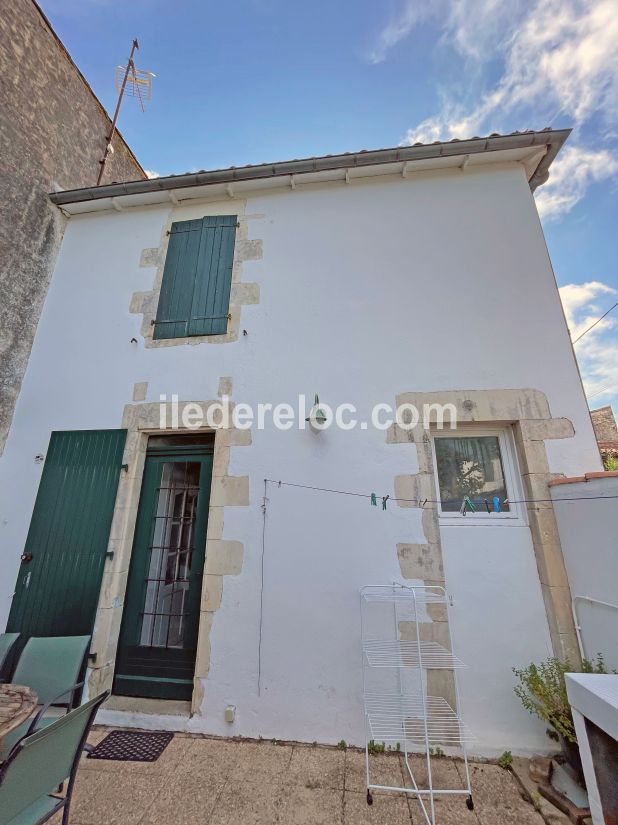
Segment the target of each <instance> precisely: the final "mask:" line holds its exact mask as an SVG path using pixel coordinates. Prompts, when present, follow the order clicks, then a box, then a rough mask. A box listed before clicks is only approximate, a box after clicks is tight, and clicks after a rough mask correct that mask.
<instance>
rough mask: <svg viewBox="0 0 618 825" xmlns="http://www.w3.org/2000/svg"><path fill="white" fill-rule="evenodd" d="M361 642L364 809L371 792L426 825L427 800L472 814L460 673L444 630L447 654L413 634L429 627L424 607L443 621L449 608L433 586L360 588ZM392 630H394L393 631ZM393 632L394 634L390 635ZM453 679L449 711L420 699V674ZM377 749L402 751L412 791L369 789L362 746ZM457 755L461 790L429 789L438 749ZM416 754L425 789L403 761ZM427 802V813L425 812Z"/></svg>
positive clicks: (423, 681)
mask: <svg viewBox="0 0 618 825" xmlns="http://www.w3.org/2000/svg"><path fill="white" fill-rule="evenodd" d="M360 602H361V640H362V655H363V697H364V704H365V730H366V737H365V741H366V745H365V762H366V769H367V803H368V804H369V805H371V804H372V803H373V794H372V790H381V791H393V792H396V793H402V792H403V793H406V794H410V795H412V796H416V798H417V799H418V801H419V804H420V806H421V808H422V810H423V814H424V815H425V819H426V821H427V822H428V823H429V825H435V822H436V819H435V816H436V814H435V804H434V797H435V796H437V795H443V794H446V795H456V794H461V795H464V796H466V805H467V806H468V808H469V809H470V810H472V809H473V808H474V802H473V800H472V789H471V787H470V772H469V769H468V758H467V753H466V745H467V744H469V743H470V740H471V737H470V733H469V731H468V730H467V728H466V726H465V725H464V723H463V722H462V720H461V717H460V715H459V709H460V707H461V704H460V700H459V686H458V683H457V671H458V670H459V669H460V668H462V667H466V665H464V663H463V662H462V661H461V659H459V658H458V657H457V656H456V655H455V653H454V652H453V645H452V641H451V638H450V623H449V622H447V623H446V627H447V628H449V630H448V648H447V647H444V646H443V645H441V644H439V643H438V642H435V641H425V640H423V639H421V629H420V626H421V624H423V623H431V621H432V620H431V617H430V616H428V615H427V607H428V606H429V605H442V606H443V609H444V611H445V612H446V617H447V618H448V608H449V600H448V597H447V594H446V591H445V590H444V588H443V587H440V586H438V585H427V586H425V585H405V584H398V583H393V584H390V585H367V586H366V587H362V588H361V591H360ZM402 622H405V623H406V625H408V626H411V628H412V631H411V633H406V635H407V636H411V637H412V638H411V639H410V638H408V639H402V638H401V623H402ZM393 623H394V628H393ZM393 630H394V632H393ZM432 669H442V670H450V671H452V672H453V678H454V687H455V703H456V707H455V708H452V707H451V706H450V705H449V703H448V702H447V701H446V699H444V698H443V697H441V696H429V695H427V670H432ZM371 742H373V743H377V744H382V743H383V744H384V745H387V746H388V747H391V748H392V747H394V748H395V749H397V750H399V749H400V748H401V747H403V755H404V761H405V765H406V769H407V771H408V774H409V776H410V781H411V782H412V787H411V788H410V787H406V788H400V787H395V786H389V785H378V784H376V783H374V782H372V781H371V775H370V759H369V751H370V743H371ZM443 747H444V748H448V749H449V752H451V750H452V749H457V750H458V751H461V753H462V755H463V759H464V766H465V779H466V782H465V786H464V787H462V788H435V787H434V785H433V778H432V767H431V762H432V757H433V756H434V755H435V753H436V750H437V751H438V752H440V750H441V749H442V748H443ZM419 752H420V753H422V754H423V755H424V757H425V760H426V765H427V787H423V788H421V787H419V785H418V783H417V781H416V779H415V777H414V773H413V771H412V767H411V765H410V759H409V755H410V753H419ZM426 801H428V803H429V804H428V805H427V804H426Z"/></svg>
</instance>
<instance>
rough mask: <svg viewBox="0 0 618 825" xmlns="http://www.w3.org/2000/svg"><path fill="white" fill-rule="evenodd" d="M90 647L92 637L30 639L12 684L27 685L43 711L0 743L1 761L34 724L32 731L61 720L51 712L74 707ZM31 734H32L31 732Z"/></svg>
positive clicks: (18, 663)
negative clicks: (79, 681)
mask: <svg viewBox="0 0 618 825" xmlns="http://www.w3.org/2000/svg"><path fill="white" fill-rule="evenodd" d="M89 646H90V636H46V637H38V638H37V637H32V638H31V639H28V641H27V643H26V646H25V647H24V649H23V651H22V654H21V656H20V657H19V661H18V662H17V666H16V668H15V672H14V673H13V679H12V680H11V681H12V683H13V684H14V685H27V686H28V687H29V688H32V690H34V692H35V693H36V695H37V698H38V702H39V705H40V706H41V707H40V709H39V710H38V711H37V713H36V716H35V717H34V720H32V719H27V720H26V721H25V722H24V723H23V724H22V725H20V726H19V727H18V728H15V730H13V731H11V733H9V734H8V735H7V736H5V737H4V739H3V740H2V742H0V761H2V760H4V759H6V758H7V757H8V755H9V751H10V750H11V748H12V747H13V745H14V744H15V743H16V742H18V741H19V739H21V738H22V736H25V735H26V733H27V732H28V730H29V728H30V727H31V726H32V724H33V721H34V723H35V724H34V727H32V731H34V730H36V729H38V728H42V727H45V726H46V725H50V724H51V723H52V722H54V721H55V719H57V718H58V715H59V714H58V712H57V710H56V712H55V715H50V713H49V711H50V708H56V709H58V708H60V709H64V713H67V712H68V711H69V710H70V709H71V706H72V704H73V700H74V698H75V693H76V691H77V690H78V689H79V688H80V687H81V683H79V684H78V683H77V680H78V679H79V674H80V671H81V669H82V666H83V664H84V659H85V657H86V653H87V651H88V647H89ZM32 731H31V732H32Z"/></svg>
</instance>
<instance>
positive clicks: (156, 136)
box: [39, 0, 618, 413]
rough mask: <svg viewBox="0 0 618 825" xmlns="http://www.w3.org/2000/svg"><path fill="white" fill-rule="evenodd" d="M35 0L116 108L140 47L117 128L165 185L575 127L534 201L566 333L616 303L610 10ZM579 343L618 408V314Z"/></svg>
mask: <svg viewBox="0 0 618 825" xmlns="http://www.w3.org/2000/svg"><path fill="white" fill-rule="evenodd" d="M39 2H40V3H41V5H42V8H43V10H44V11H45V13H46V14H47V16H48V17H49V18H50V20H51V22H52V24H53V26H54V28H55V29H56V31H57V33H58V34H59V36H60V37H61V38H62V40H63V42H64V43H65V45H66V46H67V48H68V49H69V51H70V53H71V55H72V56H73V58H74V60H75V61H76V63H77V64H78V66H79V67H80V69H81V70H82V72H83V74H84V75H85V76H86V78H87V79H88V81H89V82H90V84H91V86H92V87H93V89H94V91H95V93H96V94H97V95H98V97H99V99H100V100H101V101H102V103H103V104H104V105H105V106H106V108H107V109H108V111H111V110H112V109H113V106H114V104H115V90H114V84H113V75H114V67H115V66H116V65H117V64H119V63H122V62H123V61H124V60H125V59H126V55H127V53H128V50H129V47H130V42H131V39H132V38H133V37H135V36H137V37H138V39H139V41H140V46H141V49H140V51H139V52H138V54H137V60H136V63H137V66H138V68H142V69H148V70H151V71H153V72H155V73H156V78H155V80H154V83H153V99H152V101H151V102H150V103H149V104H148V107H147V111H146V113H145V114H144V113H142V112H141V110H140V109H139V106H138V105H137V103H136V101H133V100H131V99H128V100H127V101H126V102H125V104H124V107H123V110H122V113H121V119H120V128H121V131H122V132H123V134H124V136H125V138H126V139H127V141H128V142H129V144H130V145H131V147H132V148H133V150H134V151H135V153H136V155H137V157H138V158H139V160H140V161H141V163H142V165H143V166H144V167H145V168H146V169H148V170H150V171H152V172H153V173H157V174H171V173H177V172H183V171H190V170H196V169H204V168H216V167H220V166H230V165H235V166H240V165H243V164H245V163H259V162H262V161H274V160H285V159H288V158H294V157H305V156H310V155H319V154H328V153H336V152H341V151H354V150H358V149H363V148H377V147H384V146H395V145H397V144H399V143H406V142H414V141H416V140H420V141H423V142H425V141H430V140H436V139H449V138H452V137H460V138H463V137H470V136H473V135H483V134H488V133H490V132H493V131H498V132H509V131H514V130H516V129H520V130H523V129H529V128H535V129H540V128H543V127H544V126H548V125H551V126H553V127H564V126H572V127H573V128H574V132H573V135H571V138H570V139H569V141H568V143H567V145H566V147H565V149H563V151H562V153H561V155H560V156H559V158H558V160H557V161H556V162H555V163H554V165H553V167H552V177H551V180H550V182H549V183H548V184H546V185H545V186H543V187H542V188H541V189H540V190H539V194H538V197H537V204H538V206H539V211H540V213H541V216H542V220H543V225H544V228H545V233H546V237H547V242H548V245H549V250H550V254H551V256H552V261H553V264H554V268H555V271H556V276H557V278H558V282H559V284H560V285H561V293H562V296H563V303H564V305H565V309H566V312H567V317H568V320H569V324H570V327H571V330H572V333H573V336H574V337H576V336H577V335H578V334H579V333H580V332H581V331H583V330H584V329H585V328H586V327H587V326H588V325H589V324H590V323H592V322H593V321H594V320H596V319H597V318H598V317H599V316H600V315H601V314H602V313H603V312H604V311H605V310H606V309H608V308H609V307H610V306H611V305H612V304H613V303H615V302H616V301H618V256H617V254H616V227H617V226H618V199H617V197H616V196H617V189H618V49H617V48H616V43H618V14H616V5H615V0H510V1H509V2H508V3H507V2H500V1H499V0H498V2H496V0H414V1H412V0H389V2H370V0H356V2H353V1H352V0H340V2H332V0H331V1H330V2H326V0H312V2H311V3H307V2H302V3H301V2H297V0H236V2H234V3H229V2H227V3H226V2H224V3H221V2H214V0H178V1H177V2H175V3H172V2H169V0H134V2H132V3H128V2H121V0H39ZM575 349H576V352H577V354H578V357H579V360H580V366H581V369H582V374H583V376H584V381H585V385H586V389H587V392H588V395H589V398H590V406H591V407H592V408H595V407H598V406H603V405H604V404H607V403H612V404H613V406H614V411H615V412H616V413H618V308H617V309H616V310H615V311H614V312H613V313H611V314H610V315H609V316H608V318H607V319H606V320H605V321H603V322H602V323H601V324H599V325H598V326H597V327H596V328H595V330H594V331H593V332H591V333H589V334H588V335H586V336H585V337H584V338H582V340H581V341H580V342H578V343H577V344H576V347H575Z"/></svg>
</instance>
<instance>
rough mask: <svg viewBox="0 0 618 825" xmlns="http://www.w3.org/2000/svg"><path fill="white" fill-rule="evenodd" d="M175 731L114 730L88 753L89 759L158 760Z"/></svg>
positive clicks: (119, 760) (118, 760)
mask: <svg viewBox="0 0 618 825" xmlns="http://www.w3.org/2000/svg"><path fill="white" fill-rule="evenodd" d="M173 738H174V734H173V733H168V732H160V731H157V732H156V733H151V732H147V733H146V732H144V731H133V730H113V731H112V732H111V733H109V734H108V735H107V736H106V737H105V739H102V740H101V741H100V742H99V744H98V745H97V746H96V747H95V748H94V750H92V751H91V752H90V753H89V754H88V759H112V760H116V761H117V762H156V761H157V759H158V758H159V757H160V756H161V754H162V753H163V751H164V750H165V749H166V748H167V746H168V745H169V743H170V742H171V741H172V739H173Z"/></svg>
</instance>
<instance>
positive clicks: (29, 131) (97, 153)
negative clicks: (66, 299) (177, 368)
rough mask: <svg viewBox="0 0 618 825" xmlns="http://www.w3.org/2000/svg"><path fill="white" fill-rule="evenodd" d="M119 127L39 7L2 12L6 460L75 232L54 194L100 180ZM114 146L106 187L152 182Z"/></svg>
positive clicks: (0, 351)
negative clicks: (66, 239)
mask: <svg viewBox="0 0 618 825" xmlns="http://www.w3.org/2000/svg"><path fill="white" fill-rule="evenodd" d="M112 68H113V67H112V66H110V72H111V71H112ZM110 76H111V75H110ZM109 129H110V120H109V117H108V116H107V114H106V112H105V110H104V109H103V107H102V106H101V104H100V103H99V101H98V100H97V99H96V97H95V96H94V94H93V92H92V91H91V89H90V88H89V86H88V85H87V83H86V81H85V80H84V78H83V77H82V75H81V74H80V72H79V70H78V69H77V67H76V66H75V64H74V63H73V62H72V60H71V58H70V56H69V55H68V53H67V51H66V50H65V48H64V47H63V45H62V43H61V42H60V40H59V39H58V38H57V36H56V35H55V34H54V32H53V30H52V29H51V27H50V25H49V23H48V22H47V20H46V19H45V17H44V16H43V14H42V13H41V11H40V9H39V8H38V6H37V5H36V4H35V3H34V2H33V0H13V2H12V3H10V4H8V5H7V6H6V8H5V9H4V10H3V13H2V14H0V454H2V451H3V449H4V444H5V441H6V437H7V434H8V430H9V427H10V424H11V419H12V416H13V410H14V408H15V403H16V401H17V397H18V395H19V391H20V387H21V382H22V378H23V375H24V372H25V369H26V365H27V363H28V358H29V355H30V350H31V347H32V342H33V340H34V335H35V332H36V327H37V323H38V320H39V316H40V313H41V309H42V306H43V301H44V300H45V295H46V293H47V287H48V285H49V281H50V278H51V274H52V272H53V267H54V263H55V259H56V254H57V252H58V249H59V246H60V241H61V239H62V234H63V231H64V226H65V219H64V218H63V216H62V213H61V212H60V210H59V209H58V208H57V207H55V206H53V205H52V204H51V203H50V202H49V200H48V197H47V196H48V193H49V192H50V191H51V190H52V187H53V185H54V184H57V185H58V186H60V187H62V188H63V189H72V188H77V187H81V186H94V185H95V184H96V180H97V175H98V172H99V160H100V159H101V158H102V156H103V151H104V148H105V144H106V139H107V135H108V134H109ZM113 147H114V154H113V155H112V157H111V159H110V160H109V161H108V164H107V167H106V172H105V177H104V178H103V183H111V182H112V181H126V180H137V179H139V178H144V177H145V174H144V171H143V170H142V168H141V166H140V165H139V163H138V162H137V160H136V158H135V157H134V155H133V154H132V152H131V150H130V149H129V148H128V146H127V145H126V144H125V142H124V141H123V139H122V138H121V137H120V136H117V137H116V138H115V140H114V144H113Z"/></svg>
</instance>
